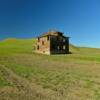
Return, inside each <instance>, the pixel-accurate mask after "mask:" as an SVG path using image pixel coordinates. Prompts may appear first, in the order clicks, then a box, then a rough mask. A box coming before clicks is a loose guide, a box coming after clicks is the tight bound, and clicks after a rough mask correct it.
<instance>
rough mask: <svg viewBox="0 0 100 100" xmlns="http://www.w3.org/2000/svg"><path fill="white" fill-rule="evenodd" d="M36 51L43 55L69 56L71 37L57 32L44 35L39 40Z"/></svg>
mask: <svg viewBox="0 0 100 100" xmlns="http://www.w3.org/2000/svg"><path fill="white" fill-rule="evenodd" d="M35 51H36V52H37V53H43V54H67V53H69V37H66V36H64V35H63V33H62V32H57V31H49V32H47V33H44V34H42V35H41V36H39V37H38V38H37V44H36V50H35Z"/></svg>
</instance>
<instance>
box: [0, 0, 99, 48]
mask: <svg viewBox="0 0 100 100" xmlns="http://www.w3.org/2000/svg"><path fill="white" fill-rule="evenodd" d="M48 30H56V31H61V32H64V33H65V35H66V36H69V37H70V43H72V44H74V45H77V46H86V47H97V48H100V0H0V40H1V39H5V38H33V37H37V36H39V35H40V34H42V33H44V32H47V31H48Z"/></svg>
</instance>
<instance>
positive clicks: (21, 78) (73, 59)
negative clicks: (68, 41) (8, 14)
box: [0, 39, 100, 100]
mask: <svg viewBox="0 0 100 100" xmlns="http://www.w3.org/2000/svg"><path fill="white" fill-rule="evenodd" d="M35 42H36V40H35V39H26V40H24V39H23V40H21V39H7V40H4V41H2V42H0V65H1V66H2V67H0V69H1V70H2V71H3V72H2V71H1V72H0V88H2V89H1V90H0V93H1V91H3V95H1V96H0V98H1V99H2V100H3V99H4V98H6V100H13V99H14V100H21V98H23V100H99V98H100V50H99V49H95V48H83V47H76V46H73V45H70V51H71V52H72V54H68V55H51V56H48V55H41V54H35V53H32V50H33V48H32V46H33V45H34V44H35ZM6 87H9V89H8V88H7V89H5V88H6ZM12 91H13V92H12ZM18 91H20V92H18ZM29 97H30V98H29Z"/></svg>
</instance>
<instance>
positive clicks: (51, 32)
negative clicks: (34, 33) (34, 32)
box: [39, 31, 63, 37]
mask: <svg viewBox="0 0 100 100" xmlns="http://www.w3.org/2000/svg"><path fill="white" fill-rule="evenodd" d="M54 34H61V35H63V33H62V32H58V31H49V32H46V33H43V34H42V35H40V36H39V37H45V36H49V35H54Z"/></svg>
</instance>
